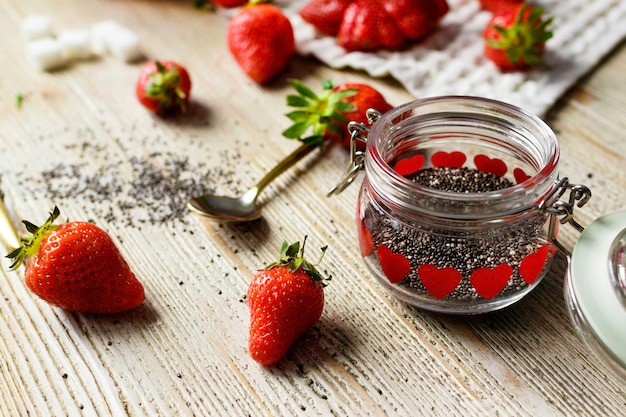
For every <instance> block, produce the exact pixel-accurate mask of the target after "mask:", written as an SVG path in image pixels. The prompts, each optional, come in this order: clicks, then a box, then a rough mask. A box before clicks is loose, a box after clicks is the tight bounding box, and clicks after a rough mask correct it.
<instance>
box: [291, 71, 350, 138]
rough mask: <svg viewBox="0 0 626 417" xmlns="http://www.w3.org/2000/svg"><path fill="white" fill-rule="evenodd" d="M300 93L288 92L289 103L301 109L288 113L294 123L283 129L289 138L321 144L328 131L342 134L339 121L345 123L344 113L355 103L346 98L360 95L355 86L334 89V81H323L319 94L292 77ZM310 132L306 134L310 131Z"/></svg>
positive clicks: (292, 82) (292, 84)
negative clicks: (338, 89) (353, 87)
mask: <svg viewBox="0 0 626 417" xmlns="http://www.w3.org/2000/svg"><path fill="white" fill-rule="evenodd" d="M289 82H290V84H291V86H292V87H293V88H294V89H295V90H296V92H297V93H298V95H295V94H289V95H287V105H288V106H290V107H295V108H297V109H298V110H295V111H292V112H290V113H287V117H288V118H289V119H291V120H292V121H293V122H294V124H293V125H292V126H290V127H289V128H287V129H285V130H284V131H283V136H285V137H286V138H288V139H297V140H300V141H302V142H304V143H308V144H310V145H316V146H318V145H319V146H322V145H323V144H324V141H325V138H326V137H327V134H340V133H341V129H340V128H338V127H337V124H338V123H345V122H346V118H345V116H344V114H345V113H347V112H350V111H354V110H355V109H356V106H355V105H354V104H352V103H350V102H347V101H344V100H346V99H347V98H348V97H351V96H353V95H355V94H357V90H355V89H346V90H341V91H333V84H332V82H330V81H328V80H326V81H324V82H323V83H322V91H321V93H319V94H316V93H315V92H313V91H312V90H311V89H310V88H309V87H307V86H306V85H304V84H303V83H301V82H300V81H298V80H290V81H289ZM309 131H311V133H310V134H308V135H307V132H309Z"/></svg>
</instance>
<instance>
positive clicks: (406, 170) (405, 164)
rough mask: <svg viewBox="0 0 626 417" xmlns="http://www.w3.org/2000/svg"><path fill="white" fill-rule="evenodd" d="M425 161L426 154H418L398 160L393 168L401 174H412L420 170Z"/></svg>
mask: <svg viewBox="0 0 626 417" xmlns="http://www.w3.org/2000/svg"><path fill="white" fill-rule="evenodd" d="M425 161H426V158H424V155H421V154H417V155H413V156H412V157H410V158H404V159H400V160H399V161H398V162H396V164H395V165H394V167H393V169H394V170H395V171H396V172H397V173H398V174H400V175H403V176H406V175H411V174H415V173H416V172H417V171H419V170H420V168H421V167H422V165H424V162H425Z"/></svg>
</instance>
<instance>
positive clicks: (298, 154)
mask: <svg viewBox="0 0 626 417" xmlns="http://www.w3.org/2000/svg"><path fill="white" fill-rule="evenodd" d="M315 148H317V146H314V145H307V144H306V143H305V144H302V145H301V146H300V147H299V148H297V149H296V150H295V151H293V152H292V153H290V154H289V155H287V156H286V157H285V159H283V160H282V161H280V162H279V163H278V164H277V165H276V166H275V167H274V168H272V170H271V171H269V172H268V173H267V174H265V176H264V177H263V178H261V179H260V180H259V182H258V183H257V184H256V186H255V188H256V190H257V194H258V193H260V192H261V190H263V189H264V188H265V187H266V186H267V185H268V184H269V183H270V182H272V181H273V180H274V179H275V178H276V177H278V176H279V175H280V174H282V173H283V172H285V171H286V170H287V169H288V168H290V167H291V166H292V165H293V164H295V163H296V162H298V161H299V160H300V159H302V158H303V157H304V156H306V155H307V154H309V152H311V151H312V150H313V149H315Z"/></svg>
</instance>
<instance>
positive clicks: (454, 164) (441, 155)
mask: <svg viewBox="0 0 626 417" xmlns="http://www.w3.org/2000/svg"><path fill="white" fill-rule="evenodd" d="M466 160H467V157H466V156H465V154H464V153H463V152H459V151H454V152H444V151H439V152H435V153H434V154H433V156H431V158H430V161H431V162H432V164H433V166H434V167H435V168H439V167H447V168H460V167H462V166H463V164H464V163H465V161H466Z"/></svg>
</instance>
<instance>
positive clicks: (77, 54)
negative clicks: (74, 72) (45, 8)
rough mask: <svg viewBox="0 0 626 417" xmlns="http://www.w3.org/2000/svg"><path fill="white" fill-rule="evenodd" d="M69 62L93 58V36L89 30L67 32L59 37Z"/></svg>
mask: <svg viewBox="0 0 626 417" xmlns="http://www.w3.org/2000/svg"><path fill="white" fill-rule="evenodd" d="M57 39H58V41H59V43H60V44H61V48H62V49H63V53H64V54H65V58H66V59H67V60H78V59H87V58H89V57H90V56H91V36H90V34H89V31H88V30H65V31H63V32H61V33H60V34H59V36H58V37H57Z"/></svg>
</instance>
